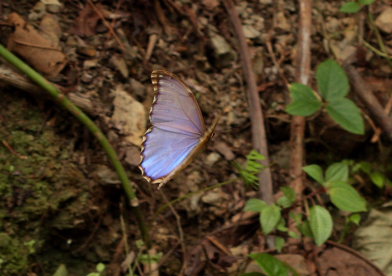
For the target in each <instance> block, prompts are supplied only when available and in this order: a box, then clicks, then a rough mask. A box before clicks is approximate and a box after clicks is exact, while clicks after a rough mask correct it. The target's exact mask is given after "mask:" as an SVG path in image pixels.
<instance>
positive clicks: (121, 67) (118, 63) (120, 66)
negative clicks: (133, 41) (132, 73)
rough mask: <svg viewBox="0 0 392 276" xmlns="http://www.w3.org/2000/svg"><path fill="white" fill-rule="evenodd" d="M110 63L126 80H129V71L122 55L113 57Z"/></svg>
mask: <svg viewBox="0 0 392 276" xmlns="http://www.w3.org/2000/svg"><path fill="white" fill-rule="evenodd" d="M110 63H111V64H112V65H113V66H114V68H116V69H117V71H119V72H120V73H121V75H122V76H123V77H124V78H128V75H129V71H128V67H127V64H126V62H125V60H124V58H123V57H122V56H120V55H113V56H112V57H111V58H110Z"/></svg>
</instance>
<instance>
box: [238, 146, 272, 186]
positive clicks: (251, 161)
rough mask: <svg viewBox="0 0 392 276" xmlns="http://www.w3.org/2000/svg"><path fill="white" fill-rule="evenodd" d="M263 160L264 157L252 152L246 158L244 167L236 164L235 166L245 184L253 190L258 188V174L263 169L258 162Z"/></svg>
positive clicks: (254, 151)
mask: <svg viewBox="0 0 392 276" xmlns="http://www.w3.org/2000/svg"><path fill="white" fill-rule="evenodd" d="M264 159H265V156H264V155H262V154H260V153H258V152H257V151H256V150H252V151H251V152H250V153H249V154H248V155H247V156H246V165H245V166H241V165H238V164H236V165H235V166H236V168H237V169H238V171H239V173H240V175H241V177H242V178H243V179H244V181H245V184H247V185H250V186H252V187H254V188H256V187H257V186H258V180H259V177H258V174H259V172H260V171H261V170H262V169H264V166H263V165H262V164H261V163H260V161H261V160H264Z"/></svg>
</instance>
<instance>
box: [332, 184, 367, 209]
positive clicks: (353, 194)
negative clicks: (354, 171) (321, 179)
mask: <svg viewBox="0 0 392 276" xmlns="http://www.w3.org/2000/svg"><path fill="white" fill-rule="evenodd" d="M327 192H328V194H329V196H330V197H331V201H332V203H333V204H334V205H335V206H336V207H338V208H339V209H340V210H343V211H348V212H364V211H366V210H367V208H366V200H365V199H364V198H363V197H362V196H361V195H360V194H359V193H358V192H357V190H355V189H354V188H353V187H352V186H351V185H349V184H347V183H344V182H335V183H333V185H332V187H331V188H330V189H328V191H327Z"/></svg>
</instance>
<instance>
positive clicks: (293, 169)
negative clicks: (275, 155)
mask: <svg viewBox="0 0 392 276" xmlns="http://www.w3.org/2000/svg"><path fill="white" fill-rule="evenodd" d="M298 2H299V8H300V19H299V31H298V44H297V49H298V51H297V61H296V81H297V82H299V83H302V84H305V85H307V84H308V82H309V76H310V58H311V51H310V43H311V39H310V35H311V27H312V0H299V1H298ZM304 134H305V117H302V116H293V118H292V120H291V134H290V146H291V156H290V177H291V183H290V186H291V187H292V188H293V189H294V190H295V192H296V195H297V200H298V202H301V199H302V195H303V189H304V183H303V180H304V174H303V171H302V167H303V165H304V159H305V145H304ZM294 211H296V212H298V213H301V212H302V209H301V206H299V207H297V208H296V209H295V210H294ZM289 229H290V231H296V232H297V231H298V230H297V229H298V228H297V226H296V223H295V221H294V220H292V219H290V220H289ZM298 242H299V241H298V240H297V239H290V240H289V244H291V245H292V246H293V247H296V246H297V245H298Z"/></svg>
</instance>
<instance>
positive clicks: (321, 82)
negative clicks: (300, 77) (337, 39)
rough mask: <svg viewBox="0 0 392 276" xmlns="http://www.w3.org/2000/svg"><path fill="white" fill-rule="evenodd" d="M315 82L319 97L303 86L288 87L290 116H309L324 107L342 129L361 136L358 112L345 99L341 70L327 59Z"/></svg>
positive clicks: (343, 73)
mask: <svg viewBox="0 0 392 276" xmlns="http://www.w3.org/2000/svg"><path fill="white" fill-rule="evenodd" d="M316 80H317V84H318V91H319V93H320V95H319V94H317V93H316V92H315V91H313V89H312V88H310V87H309V86H306V85H304V84H300V83H293V84H292V85H291V87H290V92H291V98H292V102H291V103H290V104H289V105H288V106H287V108H286V111H287V112H288V113H290V114H292V115H297V116H309V115H312V114H314V113H316V112H317V111H319V110H320V109H321V108H324V109H325V110H326V112H327V113H328V114H329V115H330V116H331V117H332V119H333V120H334V121H335V122H336V123H338V124H339V125H340V126H341V127H342V128H344V129H345V130H347V131H349V132H352V133H355V134H364V131H365V127H364V121H363V118H362V115H361V110H360V109H359V108H358V107H357V106H356V105H355V103H354V102H353V101H351V100H350V99H348V98H347V97H346V96H347V94H348V92H349V82H348V78H347V75H346V73H345V71H344V70H343V68H342V67H340V65H339V64H338V63H337V62H336V61H334V60H331V59H329V60H326V61H324V62H322V63H321V64H320V65H319V66H318V68H317V73H316ZM323 101H324V102H323Z"/></svg>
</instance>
